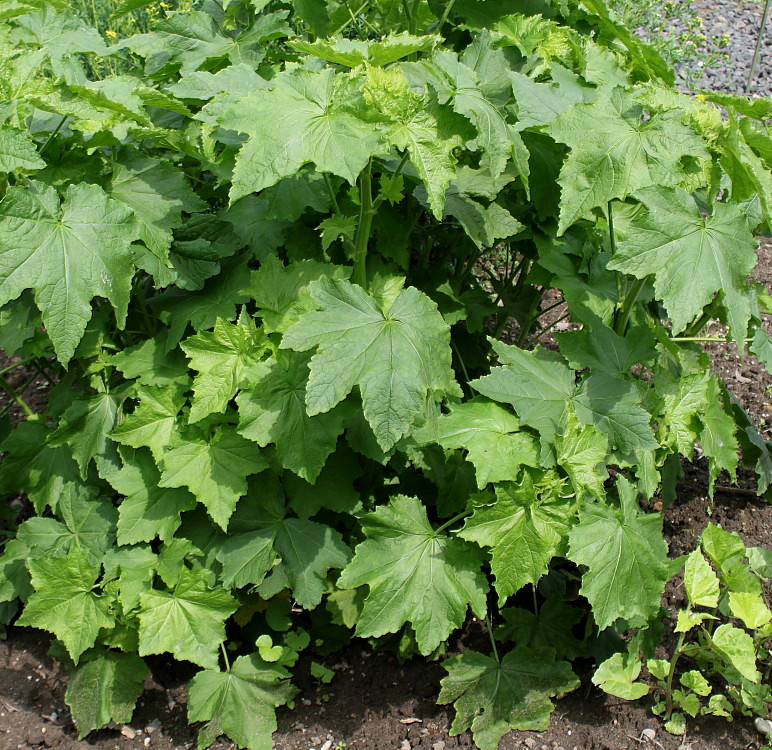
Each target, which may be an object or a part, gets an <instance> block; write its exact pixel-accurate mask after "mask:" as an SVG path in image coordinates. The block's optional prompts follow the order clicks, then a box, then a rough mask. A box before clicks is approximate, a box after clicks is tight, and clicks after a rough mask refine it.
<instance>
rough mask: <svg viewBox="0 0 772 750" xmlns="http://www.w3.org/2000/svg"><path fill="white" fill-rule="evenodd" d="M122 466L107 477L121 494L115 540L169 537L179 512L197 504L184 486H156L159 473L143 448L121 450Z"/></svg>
mask: <svg viewBox="0 0 772 750" xmlns="http://www.w3.org/2000/svg"><path fill="white" fill-rule="evenodd" d="M122 458H123V468H122V469H121V470H120V471H118V472H117V473H115V474H113V475H112V476H111V477H110V479H109V481H110V484H111V485H112V486H113V487H114V488H115V490H116V491H117V492H120V493H121V494H122V495H123V496H124V498H123V500H122V501H121V504H120V505H119V506H118V526H117V534H118V544H120V545H124V544H137V543H138V542H150V541H152V540H153V539H155V538H156V537H158V538H159V539H160V540H161V541H167V540H169V539H171V537H172V536H173V535H174V532H175V531H177V529H178V528H179V526H180V513H182V512H183V511H186V510H192V509H193V508H195V507H196V498H195V497H193V495H192V494H191V493H190V492H188V491H187V490H184V489H178V488H169V489H167V488H164V487H159V486H158V482H159V480H160V479H161V474H160V472H159V471H158V468H157V467H156V465H155V462H154V461H153V459H152V458H151V456H150V454H149V453H147V452H146V451H144V450H141V449H140V450H137V451H132V450H125V451H122Z"/></svg>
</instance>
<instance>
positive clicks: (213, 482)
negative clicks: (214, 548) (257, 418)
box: [158, 428, 268, 530]
mask: <svg viewBox="0 0 772 750" xmlns="http://www.w3.org/2000/svg"><path fill="white" fill-rule="evenodd" d="M266 468H268V462H267V461H266V459H265V457H264V456H263V455H262V453H261V452H260V449H259V448H258V447H257V446H256V445H255V444H254V443H252V442H250V441H249V440H245V439H244V438H243V437H241V436H240V435H238V434H236V433H235V432H234V431H232V430H227V429H223V428H218V429H217V430H216V431H215V433H214V435H212V436H211V437H206V436H204V435H202V434H197V433H195V432H193V431H190V430H189V431H187V432H186V433H183V435H182V437H181V444H180V445H178V446H175V447H174V448H172V449H171V450H168V451H166V453H165V454H164V457H163V462H162V469H163V471H162V473H161V479H160V481H159V482H158V486H159V487H187V488H188V489H189V490H190V491H191V492H192V493H193V494H194V495H195V497H196V499H197V500H198V501H199V502H201V503H203V504H204V505H205V506H206V509H207V511H208V512H209V515H210V516H211V517H212V519H213V520H214V521H215V523H217V525H218V526H220V527H221V528H222V529H223V530H224V529H226V528H227V526H228V519H229V518H230V516H231V514H232V513H233V510H234V508H235V507H236V503H237V502H238V500H239V498H240V497H241V496H242V495H244V494H246V491H247V477H248V476H250V475H251V474H258V473H260V472H261V471H262V470H263V469H266Z"/></svg>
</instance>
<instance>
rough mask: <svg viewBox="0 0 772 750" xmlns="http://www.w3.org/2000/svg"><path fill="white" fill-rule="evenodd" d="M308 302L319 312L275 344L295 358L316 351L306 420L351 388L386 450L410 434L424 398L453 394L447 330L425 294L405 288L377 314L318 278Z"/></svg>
mask: <svg viewBox="0 0 772 750" xmlns="http://www.w3.org/2000/svg"><path fill="white" fill-rule="evenodd" d="M311 295H312V296H313V298H314V300H315V301H316V303H317V305H318V306H319V307H321V310H319V311H318V312H309V313H307V314H306V315H304V316H303V317H302V318H301V320H300V321H299V322H298V323H296V324H295V325H294V326H292V328H290V329H289V330H288V331H287V332H286V333H285V334H284V338H283V339H282V343H281V346H282V348H289V349H295V350H296V351H307V350H309V349H312V348H314V347H316V346H318V350H317V352H316V353H315V354H314V356H313V357H312V358H311V364H310V369H311V375H310V377H309V380H308V387H307V389H306V407H307V411H308V414H309V415H310V416H313V415H315V414H321V413H323V412H326V411H329V410H330V409H332V408H333V407H334V406H335V405H336V404H338V403H340V402H341V401H342V400H343V399H344V398H345V397H346V396H347V395H348V394H349V393H350V392H351V389H352V388H353V387H354V386H355V385H358V386H359V391H360V393H361V395H362V402H363V405H364V414H365V417H366V418H367V421H368V422H369V423H370V425H371V427H372V428H373V432H374V433H375V436H376V438H377V440H378V443H379V445H380V446H381V447H382V448H383V449H384V450H389V449H390V448H391V447H392V446H393V445H394V444H395V443H396V442H397V441H398V440H399V439H400V438H401V437H402V436H403V435H406V434H408V433H409V432H410V428H411V426H412V424H413V423H414V422H415V420H416V419H417V417H418V416H419V415H420V414H421V413H422V411H423V408H424V404H425V402H426V397H427V395H428V394H429V393H431V392H434V391H437V392H440V393H458V386H457V384H456V382H455V379H454V376H453V370H452V369H451V366H450V364H451V352H450V345H449V343H450V341H449V327H448V326H447V324H446V323H445V321H444V320H443V319H442V316H441V315H440V313H439V312H438V311H437V306H436V304H435V303H434V302H433V301H432V300H430V299H429V298H428V297H427V296H426V295H425V294H423V293H422V292H419V291H418V290H417V289H415V288H414V287H408V288H406V289H403V290H402V291H401V292H400V293H399V294H398V295H397V297H396V299H395V300H394V302H393V303H392V304H391V306H390V307H388V308H386V309H383V308H381V307H380V306H379V305H378V303H377V302H376V300H375V299H373V298H372V297H371V296H369V295H368V294H367V293H366V292H365V291H364V290H363V289H362V288H361V287H359V286H356V285H354V284H350V283H349V282H347V281H333V280H327V279H325V280H322V281H318V282H316V283H315V284H313V285H312V287H311Z"/></svg>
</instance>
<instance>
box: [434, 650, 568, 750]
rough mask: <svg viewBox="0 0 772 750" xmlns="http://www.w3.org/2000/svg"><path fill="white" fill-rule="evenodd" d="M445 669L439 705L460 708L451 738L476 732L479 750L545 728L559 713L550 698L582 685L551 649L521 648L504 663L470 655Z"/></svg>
mask: <svg viewBox="0 0 772 750" xmlns="http://www.w3.org/2000/svg"><path fill="white" fill-rule="evenodd" d="M443 667H444V668H445V669H446V670H447V672H448V676H447V677H443V679H442V681H441V682H440V685H441V686H442V688H441V690H440V695H439V698H438V699H437V702H438V703H440V704H444V703H453V705H454V708H455V709H456V716H455V717H454V719H453V723H452V724H451V727H450V733H451V735H456V734H461V732H463V731H464V730H465V729H471V730H472V737H473V739H474V742H475V744H476V745H477V746H478V747H479V748H480V750H497V748H498V746H499V740H500V739H501V737H502V736H503V735H504V734H505V733H506V732H507V731H508V730H509V729H521V730H526V731H529V730H536V731H541V730H544V729H546V728H547V727H548V726H549V717H550V714H551V713H552V710H553V708H554V706H553V704H552V701H551V700H550V698H553V697H557V698H559V697H561V696H563V695H565V694H566V693H569V692H571V691H572V690H575V689H576V688H577V687H578V686H579V679H578V678H577V677H576V675H574V673H573V672H572V671H571V667H570V666H569V664H568V662H565V661H558V662H556V661H555V652H554V651H553V650H552V649H549V648H535V649H530V648H526V647H523V646H520V647H518V648H516V649H514V650H512V651H510V652H509V653H508V654H505V656H504V658H503V659H502V660H501V662H499V661H497V660H496V659H493V658H491V657H490V656H485V655H484V654H480V653H477V652H476V651H465V652H464V653H463V654H460V655H459V656H453V657H451V658H450V659H446V660H445V661H444V662H443Z"/></svg>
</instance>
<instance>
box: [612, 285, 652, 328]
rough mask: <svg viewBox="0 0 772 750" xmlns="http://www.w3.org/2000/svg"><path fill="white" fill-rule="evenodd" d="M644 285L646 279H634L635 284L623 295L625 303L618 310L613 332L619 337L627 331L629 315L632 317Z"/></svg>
mask: <svg viewBox="0 0 772 750" xmlns="http://www.w3.org/2000/svg"><path fill="white" fill-rule="evenodd" d="M645 283H646V278H645V277H644V278H642V279H636V280H635V283H634V284H633V285H632V286H631V287H630V291H628V292H627V294H626V295H625V301H624V302H623V303H622V307H621V308H620V309H619V316H618V317H617V322H616V324H615V325H614V331H615V333H617V334H618V335H619V336H624V335H625V331H626V330H627V324H628V323H629V322H630V315H632V312H633V307H635V303H636V301H637V299H638V295H639V294H640V293H641V289H643V285H644V284H645Z"/></svg>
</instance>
